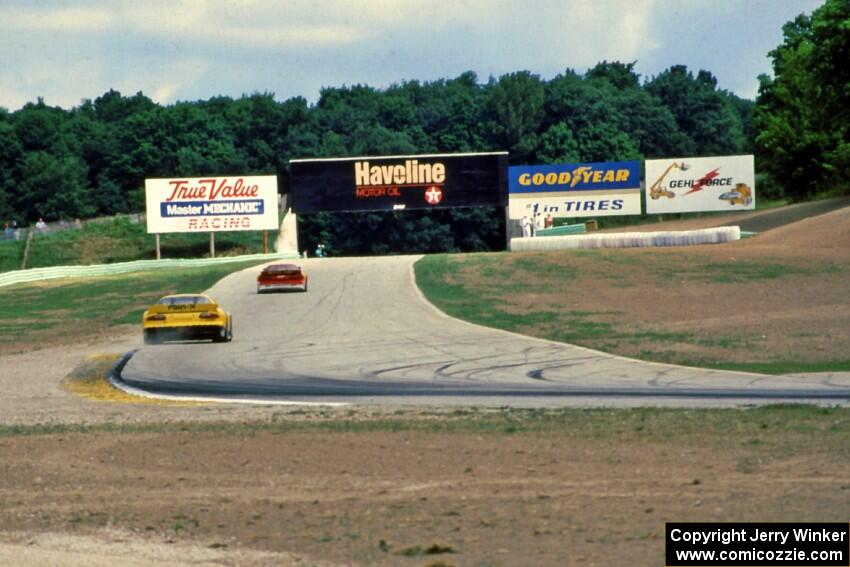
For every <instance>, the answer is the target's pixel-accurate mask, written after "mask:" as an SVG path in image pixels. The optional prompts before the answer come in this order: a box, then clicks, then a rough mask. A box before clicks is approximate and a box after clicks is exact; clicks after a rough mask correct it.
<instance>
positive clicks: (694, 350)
mask: <svg viewBox="0 0 850 567" xmlns="http://www.w3.org/2000/svg"><path fill="white" fill-rule="evenodd" d="M628 252H629V251H623V250H577V251H570V252H569V253H537V254H522V255H521V254H510V253H496V254H463V255H461V254H456V255H431V256H426V257H424V258H422V259H421V260H419V261H418V262H417V263H416V264H415V266H414V270H415V274H416V282H417V285H418V286H419V287H420V289H421V290H422V292H423V294H424V295H425V297H426V298H427V299H428V300H429V301H430V302H431V303H433V304H434V305H436V306H437V307H438V308H439V309H441V310H443V311H444V312H445V313H447V314H448V315H451V316H452V317H456V318H459V319H463V320H466V321H470V322H472V323H476V324H479V325H484V326H488V327H494V328H498V329H503V330H507V331H512V332H517V333H521V334H527V335H531V336H535V337H539V338H544V339H549V340H554V341H560V342H566V343H571V344H577V345H581V346H586V347H589V348H593V349H597V350H602V351H606V352H611V353H612V354H618V355H622V356H628V357H633V358H638V359H642V360H647V361H653V362H663V363H670V364H679V365H684V366H697V367H705V368H718V369H727V370H742V371H748V372H756V373H763V374H787V373H803V372H829V371H834V372H841V371H848V370H850V359H847V358H846V356H840V355H841V354H844V353H840V352H838V351H836V352H834V353H832V354H831V355H829V356H831V357H832V360H824V358H827V357H826V356H822V355H820V354H819V352H818V351H819V350H820V349H821V348H822V347H821V345H823V344H826V345H830V343H831V341H830V337H829V335H828V334H827V335H824V334H823V330H822V329H820V328H812V329H809V328H808V327H807V328H806V330H807V331H811V332H807V333H799V332H798V333H796V335H795V336H796V337H797V338H798V339H800V340H801V341H809V342H810V343H814V344H816V345H818V348H817V349H813V348H808V349H807V348H804V347H798V348H797V351H802V352H803V353H804V354H805V355H807V356H808V357H809V359H806V357H804V356H798V355H799V352H794V351H792V350H791V349H777V350H775V351H774V352H771V351H770V350H769V349H766V348H765V346H764V339H765V337H762V336H761V334H759V335H757V336H753V335H752V334H751V333H748V332H747V331H746V330H744V329H737V328H735V327H734V326H731V325H730V326H724V327H722V328H721V329H720V330H719V331H716V332H714V333H713V334H712V333H711V332H710V331H705V330H701V331H696V330H691V329H688V328H687V327H683V326H681V325H669V326H665V323H664V322H663V321H662V320H654V319H652V318H651V317H650V318H647V317H645V316H644V317H642V316H639V315H635V313H639V312H640V311H639V310H637V311H635V313H632V309H633V308H634V307H636V306H638V305H637V304H638V303H640V302H642V300H643V299H645V296H644V295H640V296H637V297H635V295H634V294H633V295H632V296H630V297H631V300H630V301H625V302H621V304H622V305H624V306H621V307H620V308H619V309H623V311H618V308H617V307H609V308H608V309H605V310H601V309H593V308H592V307H591V308H587V309H584V310H582V309H579V308H577V307H578V306H583V305H585V304H586V302H585V301H583V300H582V297H584V296H587V295H588V294H591V293H596V292H595V291H594V290H595V288H599V287H601V288H603V289H602V291H603V292H604V291H606V290H607V292H608V295H607V296H606V297H608V300H606V301H605V302H597V304H601V305H615V302H610V299H611V297H614V296H615V295H618V294H612V293H611V291H612V290H623V292H624V293H625V292H626V291H629V289H630V288H637V286H643V287H641V288H638V289H643V290H646V289H647V283H649V284H651V289H650V290H649V291H646V292H641V293H647V292H651V293H655V294H661V295H662V296H673V295H675V294H679V293H681V290H686V292H690V293H692V294H693V290H694V289H695V288H697V287H698V286H699V288H700V289H701V290H708V292H710V293H713V294H714V297H718V296H719V297H720V298H721V299H722V298H723V297H724V296H728V295H729V294H733V295H734V294H738V295H740V294H742V293H765V291H764V290H765V289H769V286H771V285H776V284H775V283H774V282H777V281H780V282H783V285H789V286H804V287H805V286H806V285H807V282H812V281H815V280H820V281H832V282H833V284H832V285H833V287H835V286H840V285H846V284H843V283H842V282H844V281H846V280H845V278H846V274H847V270H846V267H842V266H839V265H837V264H835V263H830V262H827V263H823V262H820V263H818V262H811V261H809V260H808V259H803V260H801V261H794V260H787V259H786V260H778V259H776V258H761V259H759V260H753V259H751V258H748V259H747V260H746V261H741V262H733V261H730V262H720V261H717V260H715V259H712V258H711V257H707V256H703V255H698V254H695V253H692V252H681V253H672V252H666V253H664V254H641V255H640V256H638V255H636V254H629V253H628ZM733 260H734V258H733ZM785 281H787V282H789V283H784V282H785ZM792 281H793V283H790V282H792ZM745 286H750V287H745ZM744 289H746V290H747V291H746V292H743V291H742V290H744ZM697 297H702V296H697ZM597 307H599V305H597ZM736 314H737V313H736ZM712 316H715V317H716V316H717V314H714V313H712ZM754 316H757V315H755V314H754ZM787 340H788V339H786V341H787ZM838 350H839V351H840V349H838ZM836 354H838V355H839V356H836ZM753 355H757V357H758V358H754V359H753V360H751V361H750V360H747V359H746V357H748V356H753ZM818 358H820V359H818Z"/></svg>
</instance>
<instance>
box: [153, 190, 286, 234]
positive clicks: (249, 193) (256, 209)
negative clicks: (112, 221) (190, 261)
mask: <svg viewBox="0 0 850 567" xmlns="http://www.w3.org/2000/svg"><path fill="white" fill-rule="evenodd" d="M145 201H146V204H147V209H146V212H147V223H148V233H150V234H159V233H168V232H223V231H238V230H276V229H277V228H278V224H279V223H278V210H277V206H278V205H277V204H278V194H277V176H275V175H260V176H253V177H247V176H246V177H239V176H233V177H177V178H173V179H145Z"/></svg>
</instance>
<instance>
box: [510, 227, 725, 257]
mask: <svg viewBox="0 0 850 567" xmlns="http://www.w3.org/2000/svg"><path fill="white" fill-rule="evenodd" d="M740 239H741V228H740V227H738V226H722V227H718V228H707V229H703V230H682V231H663V232H619V233H608V234H577V235H570V236H549V237H547V238H533V237H532V238H511V251H512V252H526V251H538V250H569V249H586V248H650V247H656V246H691V245H694V244H720V243H722V242H731V241H733V240H740Z"/></svg>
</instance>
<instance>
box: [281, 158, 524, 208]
mask: <svg viewBox="0 0 850 567" xmlns="http://www.w3.org/2000/svg"><path fill="white" fill-rule="evenodd" d="M289 163H290V175H291V179H290V183H291V186H290V187H291V198H292V210H293V212H295V213H317V212H322V211H326V212H333V211H387V210H390V211H392V210H405V209H429V208H447V207H479V206H506V205H507V203H508V184H507V170H508V154H507V152H492V153H467V154H430V155H410V156H377V157H353V158H334V159H294V160H291V161H290V162H289Z"/></svg>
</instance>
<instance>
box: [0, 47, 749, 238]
mask: <svg viewBox="0 0 850 567" xmlns="http://www.w3.org/2000/svg"><path fill="white" fill-rule="evenodd" d="M752 107H753V104H752V103H751V102H750V101H746V100H742V99H740V98H738V97H737V96H735V95H734V94H731V93H729V92H726V91H724V90H722V89H719V88H718V86H717V81H716V79H715V78H714V77H713V76H712V75H711V73H709V72H707V71H699V72H698V73H696V74H694V73H692V72H691V71H689V70H688V69H687V68H686V67H684V66H675V67H671V68H670V69H668V70H667V71H665V72H663V73H661V74H660V75H658V76H657V77H654V78H652V79H651V80H649V81H647V82H645V83H643V84H642V83H641V81H640V77H639V76H638V75H637V74H636V73H635V72H634V63H619V62H611V63H609V62H603V63H600V64H598V65H596V66H595V67H593V68H592V69H590V70H589V71H587V73H585V74H584V75H579V74H577V73H575V72H573V71H566V72H564V73H562V74H560V75H558V76H556V77H554V78H552V79H550V80H544V79H541V78H540V77H539V76H537V75H534V74H532V73H529V72H527V71H519V72H516V73H510V74H507V75H504V76H501V77H499V78H498V79H494V78H491V79H490V80H489V81H487V82H486V83H481V82H479V80H478V78H477V77H476V75H475V74H474V73H472V72H467V73H463V74H462V75H460V76H458V77H456V78H453V79H444V80H437V81H433V82H419V81H407V82H404V83H401V84H398V85H393V86H390V87H389V88H385V89H376V88H372V87H369V86H366V85H354V86H343V87H331V88H325V89H323V90H322V91H321V93H320V96H319V99H318V101H317V102H316V103H315V104H313V105H310V104H308V103H307V101H306V100H305V99H303V98H298V97H296V98H292V99H289V100H286V101H283V102H278V101H276V100H275V98H274V95H273V94H270V93H254V94H251V95H246V96H242V97H241V98H236V99H234V98H230V97H223V96H220V97H213V98H211V99H209V100H201V101H194V102H178V103H175V104H171V105H160V104H157V103H155V102H153V101H152V100H151V99H150V98H148V97H147V96H145V95H144V94H142V93H137V94H135V95H132V96H125V95H122V94H121V93H119V92H117V91H114V90H110V91H109V92H107V93H104V94H103V95H101V96H99V97H98V98H96V99H94V100H85V101H83V102H82V103H81V104H80V105H79V106H78V107H75V108H72V109H70V110H64V109H62V108H57V107H51V106H49V105H48V104H46V103H45V102H44V101H43V100H38V101H37V102H33V103H29V104H26V105H25V106H24V107H23V108H21V109H20V110H17V111H15V112H12V113H9V112H6V111H2V110H0V218H9V219H15V220H17V221H18V222H19V223H22V222H23V223H28V222H32V221H34V220H35V219H36V218H38V217H44V218H45V219H47V220H57V219H59V218H62V217H64V218H77V217H89V216H93V215H109V214H115V213H127V212H135V211H139V210H143V208H144V198H143V197H144V179H145V178H146V177H175V176H192V177H196V176H204V175H228V174H230V175H232V174H237V173H238V174H245V175H248V174H250V175H259V174H276V175H278V178H279V185H280V188H281V191H282V192H284V193H285V192H287V191H288V179H289V178H288V172H289V165H288V161H289V159H291V158H299V157H301V158H303V157H345V156H354V155H388V154H416V153H453V152H475V151H498V150H508V151H510V159H511V162H512V163H513V164H532V163H547V162H564V161H611V160H626V159H643V158H653V157H663V156H672V155H717V154H729V153H740V152H742V151H745V150H746V149H747V148H748V132H749V129H750V127H749V124H750V123H751V116H752Z"/></svg>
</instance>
